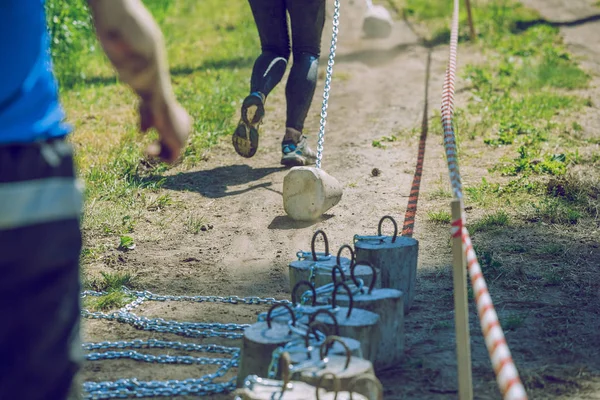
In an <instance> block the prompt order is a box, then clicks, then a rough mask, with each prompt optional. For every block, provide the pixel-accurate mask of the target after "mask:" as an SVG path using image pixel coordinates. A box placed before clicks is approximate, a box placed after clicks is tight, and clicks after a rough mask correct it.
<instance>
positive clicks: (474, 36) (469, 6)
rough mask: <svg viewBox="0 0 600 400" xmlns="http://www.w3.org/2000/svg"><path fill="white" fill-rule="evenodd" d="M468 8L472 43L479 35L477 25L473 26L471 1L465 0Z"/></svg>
mask: <svg viewBox="0 0 600 400" xmlns="http://www.w3.org/2000/svg"><path fill="white" fill-rule="evenodd" d="M465 3H466V6H467V18H468V19H469V37H470V38H471V40H472V41H475V39H477V34H476V33H475V24H473V10H472V8H471V0H465Z"/></svg>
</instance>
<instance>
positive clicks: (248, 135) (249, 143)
mask: <svg viewBox="0 0 600 400" xmlns="http://www.w3.org/2000/svg"><path fill="white" fill-rule="evenodd" d="M231 141H232V143H233V148H234V149H235V151H236V153H238V154H239V155H240V156H242V157H246V158H250V157H252V156H254V155H255V154H256V151H257V150H258V131H257V130H256V128H254V127H252V126H249V125H246V124H245V123H244V121H240V123H239V124H238V126H237V128H236V129H235V132H233V136H232V137H231Z"/></svg>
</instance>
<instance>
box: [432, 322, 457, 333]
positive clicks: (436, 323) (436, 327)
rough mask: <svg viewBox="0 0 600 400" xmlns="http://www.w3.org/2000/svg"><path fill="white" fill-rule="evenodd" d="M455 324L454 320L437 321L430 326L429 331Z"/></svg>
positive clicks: (450, 326) (448, 327)
mask: <svg viewBox="0 0 600 400" xmlns="http://www.w3.org/2000/svg"><path fill="white" fill-rule="evenodd" d="M453 326H454V324H453V323H452V321H436V322H434V323H433V324H432V325H431V327H430V328H429V333H431V332H435V331H440V330H444V329H450V328H452V327H453Z"/></svg>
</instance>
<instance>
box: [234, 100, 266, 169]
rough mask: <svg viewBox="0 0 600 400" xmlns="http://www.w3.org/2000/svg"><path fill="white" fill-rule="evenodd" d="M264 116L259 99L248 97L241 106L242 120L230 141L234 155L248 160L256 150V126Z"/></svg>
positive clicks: (261, 102) (262, 106)
mask: <svg viewBox="0 0 600 400" xmlns="http://www.w3.org/2000/svg"><path fill="white" fill-rule="evenodd" d="M264 115H265V108H264V104H263V101H262V99H261V98H260V97H258V96H254V95H250V96H248V97H246V98H245V99H244V103H243V104H242V118H241V119H240V122H239V123H238V126H237V128H236V129H235V132H233V136H232V138H231V141H232V143H233V148H234V149H235V151H236V153H238V154H239V155H240V156H242V157H246V158H250V157H252V156H254V154H256V151H257V150H258V126H259V125H260V123H261V122H262V119H263V117H264Z"/></svg>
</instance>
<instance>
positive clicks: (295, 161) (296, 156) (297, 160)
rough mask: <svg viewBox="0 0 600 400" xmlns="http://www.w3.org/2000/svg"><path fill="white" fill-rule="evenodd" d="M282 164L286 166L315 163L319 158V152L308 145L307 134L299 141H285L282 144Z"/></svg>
mask: <svg viewBox="0 0 600 400" xmlns="http://www.w3.org/2000/svg"><path fill="white" fill-rule="evenodd" d="M281 152H282V153H283V155H282V157H281V164H282V165H285V166H286V167H298V166H302V165H310V164H314V163H315V161H316V160H317V153H315V152H314V151H313V150H312V149H311V148H310V147H308V141H307V140H306V136H304V135H302V136H301V137H300V141H299V142H298V143H294V142H292V141H285V142H283V143H282V144H281Z"/></svg>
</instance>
